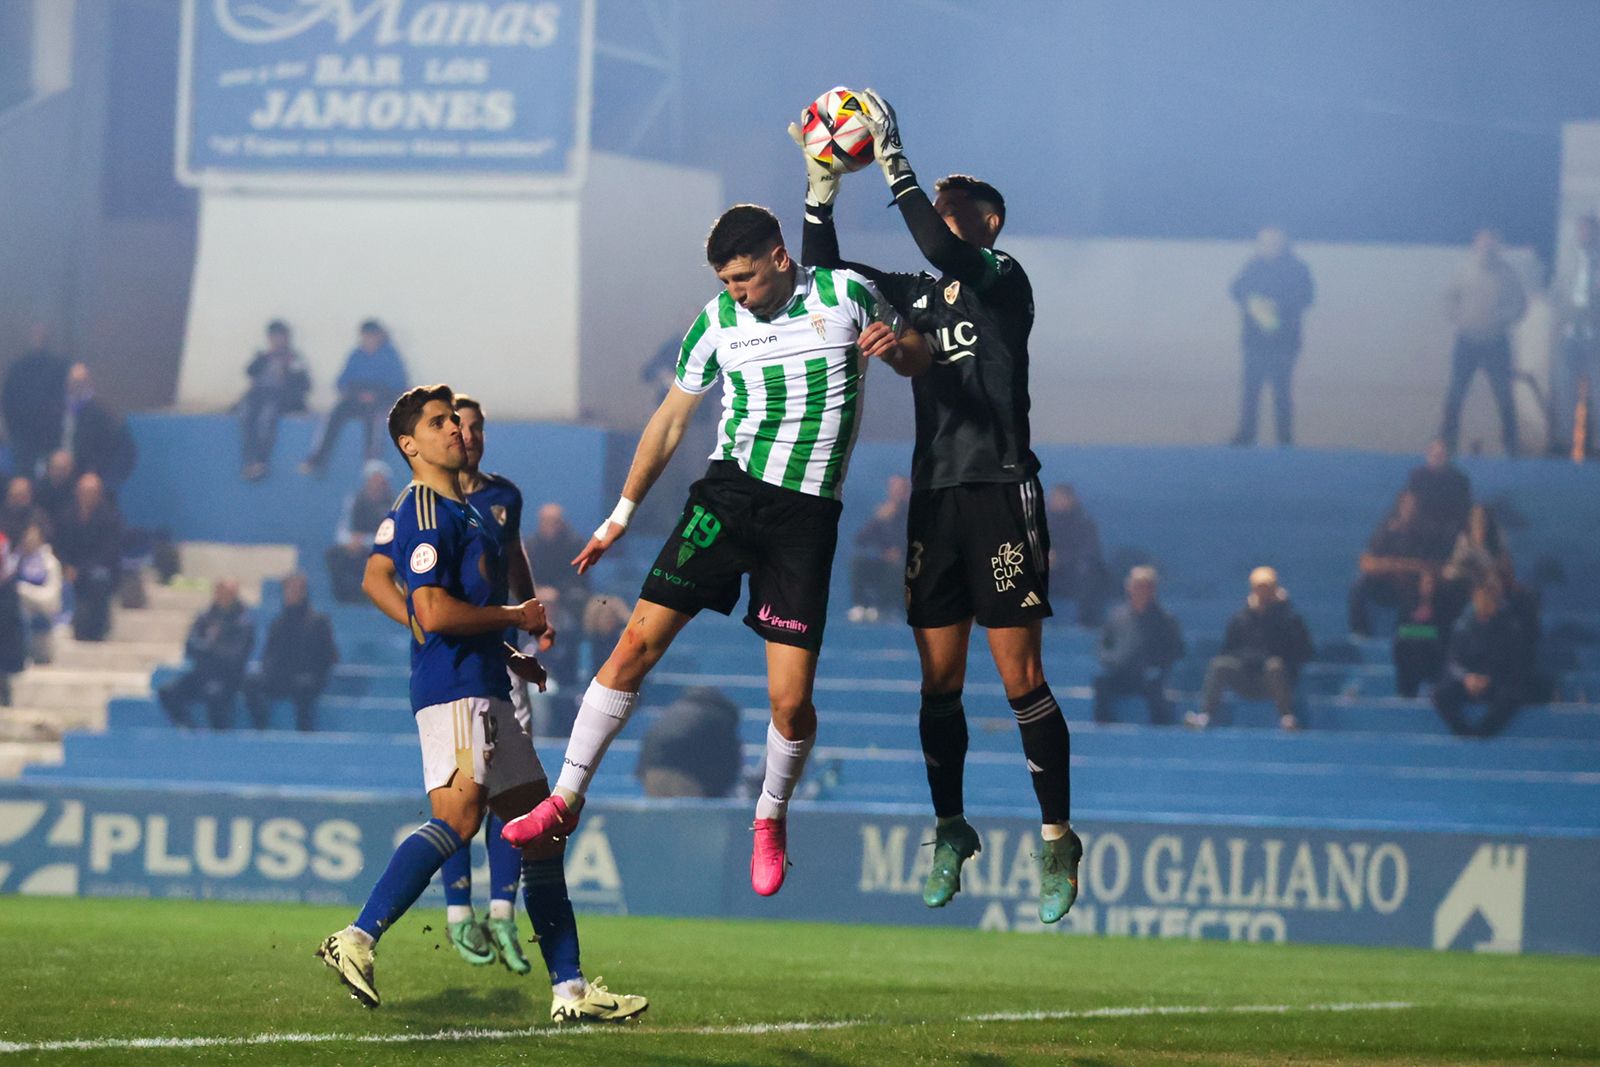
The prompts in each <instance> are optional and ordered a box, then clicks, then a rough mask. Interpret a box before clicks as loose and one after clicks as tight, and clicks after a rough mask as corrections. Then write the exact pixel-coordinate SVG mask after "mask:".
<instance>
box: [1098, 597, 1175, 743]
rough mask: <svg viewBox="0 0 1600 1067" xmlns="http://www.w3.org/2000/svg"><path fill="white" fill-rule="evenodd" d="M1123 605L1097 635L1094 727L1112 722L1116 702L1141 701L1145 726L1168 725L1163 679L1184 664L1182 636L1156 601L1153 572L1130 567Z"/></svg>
mask: <svg viewBox="0 0 1600 1067" xmlns="http://www.w3.org/2000/svg"><path fill="white" fill-rule="evenodd" d="M1124 588H1126V589H1127V592H1128V600H1127V603H1124V604H1119V605H1117V607H1115V608H1114V609H1112V612H1111V617H1110V618H1109V619H1107V620H1106V626H1105V629H1104V630H1102V631H1101V632H1100V673H1099V674H1097V675H1096V676H1095V679H1094V721H1095V722H1114V721H1116V716H1115V715H1113V714H1112V710H1113V705H1114V703H1115V701H1116V700H1117V699H1118V698H1119V697H1125V696H1141V697H1143V698H1144V702H1145V705H1146V706H1147V707H1148V708H1149V709H1150V721H1151V722H1152V723H1155V724H1156V725H1159V726H1166V725H1170V724H1171V722H1172V702H1171V701H1169V700H1168V699H1167V673H1168V672H1169V671H1171V670H1172V665H1173V664H1174V663H1177V662H1178V661H1179V660H1180V659H1182V658H1183V653H1184V646H1183V630H1182V628H1181V627H1180V626H1179V625H1178V620H1177V619H1175V618H1173V617H1172V616H1171V615H1169V614H1168V613H1167V611H1166V609H1165V608H1163V607H1162V606H1161V605H1160V603H1159V602H1157V600H1156V569H1155V568H1154V567H1135V568H1133V570H1131V571H1129V572H1128V580H1127V582H1126V584H1125V586H1124Z"/></svg>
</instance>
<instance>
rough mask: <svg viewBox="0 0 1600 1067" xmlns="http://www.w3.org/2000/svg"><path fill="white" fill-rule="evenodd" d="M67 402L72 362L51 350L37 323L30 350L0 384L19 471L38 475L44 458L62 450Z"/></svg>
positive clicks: (0, 405)
mask: <svg viewBox="0 0 1600 1067" xmlns="http://www.w3.org/2000/svg"><path fill="white" fill-rule="evenodd" d="M66 404H67V361H66V359H65V358H63V357H62V356H61V355H59V354H58V353H56V352H55V351H53V350H52V349H51V347H50V331H49V329H48V328H47V327H45V325H44V324H43V323H35V324H34V325H33V327H32V329H31V330H30V331H29V333H28V350H27V351H26V352H24V353H23V354H22V355H20V356H18V357H17V360H16V362H14V363H12V364H11V366H10V367H8V368H7V369H6V377H5V382H4V384H3V385H0V414H4V415H5V420H6V438H7V440H9V441H10V442H11V469H12V471H13V472H14V473H17V474H25V475H27V476H28V477H30V478H31V477H33V476H35V475H37V474H38V473H39V464H40V463H41V462H42V461H43V460H44V458H45V457H46V456H48V455H49V454H50V453H51V452H54V451H55V450H56V449H58V448H60V447H61V420H62V419H63V418H64V417H65V416H66Z"/></svg>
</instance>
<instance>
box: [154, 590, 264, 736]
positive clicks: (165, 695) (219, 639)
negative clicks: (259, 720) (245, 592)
mask: <svg viewBox="0 0 1600 1067" xmlns="http://www.w3.org/2000/svg"><path fill="white" fill-rule="evenodd" d="M255 642H256V628H255V621H254V620H253V619H251V618H250V613H249V612H248V611H246V610H245V606H244V604H243V602H242V601H240V599H239V583H238V582H236V581H234V580H233V579H232V578H219V579H217V582H216V584H215V585H213V586H212V588H211V604H210V606H208V607H207V608H206V609H205V610H204V611H202V612H201V613H200V614H199V615H197V616H196V617H195V620H194V622H193V623H192V624H191V625H190V627H189V637H188V639H187V640H185V641H184V643H183V655H184V658H185V659H186V660H187V661H188V664H187V669H185V670H184V672H183V673H182V674H180V675H178V676H177V677H176V678H174V679H172V680H171V681H169V682H167V683H166V684H165V685H163V686H162V687H161V688H160V689H158V690H156V698H157V699H158V700H159V701H160V702H161V707H162V708H163V709H164V710H165V711H166V713H167V718H169V719H171V720H172V723H173V725H174V726H181V727H184V728H185V729H188V728H192V727H193V726H194V718H193V717H192V716H191V715H190V708H191V707H192V706H193V705H194V704H196V703H199V704H204V705H205V709H206V722H207V723H209V724H210V726H211V728H212V729H213V730H228V729H232V728H233V706H234V702H235V700H236V699H237V697H238V695H239V684H240V682H241V681H243V679H244V671H245V665H246V664H247V663H249V662H250V649H251V647H252V646H253V645H254V644H255Z"/></svg>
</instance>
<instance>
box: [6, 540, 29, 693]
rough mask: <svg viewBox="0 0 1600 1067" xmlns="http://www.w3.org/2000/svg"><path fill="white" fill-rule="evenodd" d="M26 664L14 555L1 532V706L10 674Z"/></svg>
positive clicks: (9, 681)
mask: <svg viewBox="0 0 1600 1067" xmlns="http://www.w3.org/2000/svg"><path fill="white" fill-rule="evenodd" d="M27 666H28V637H27V632H26V630H25V629H24V627H23V621H22V603H21V600H20V598H19V597H18V595H17V554H16V551H15V550H14V548H13V546H12V544H11V542H10V540H9V539H7V538H6V536H5V535H4V534H0V705H4V706H8V707H9V706H10V704H11V676H12V675H13V674H21V673H22V671H23V670H25V669H26V668H27Z"/></svg>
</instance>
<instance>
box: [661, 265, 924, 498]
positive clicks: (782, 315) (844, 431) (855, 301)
mask: <svg viewBox="0 0 1600 1067" xmlns="http://www.w3.org/2000/svg"><path fill="white" fill-rule="evenodd" d="M797 270H798V273H797V275H796V278H795V291H794V295H793V296H792V297H791V298H790V300H789V303H788V304H787V305H785V306H784V308H783V309H782V310H781V311H779V312H777V313H776V314H774V315H772V316H771V317H770V318H760V317H758V316H756V315H753V314H751V313H750V312H749V311H747V310H745V309H744V308H742V307H740V306H739V305H738V304H737V303H736V302H735V301H734V299H733V298H732V297H731V296H729V295H728V293H727V292H726V290H724V291H723V292H722V293H721V294H719V295H718V296H717V298H716V299H715V300H713V301H711V302H710V303H709V304H707V305H706V306H705V310H703V311H701V312H700V317H699V318H697V319H695V320H694V325H693V326H691V327H689V333H688V334H687V335H686V336H685V337H684V339H683V348H682V349H681V350H680V352H679V355H678V370H677V386H678V388H680V389H683V390H685V391H686V392H690V393H694V394H696V395H700V394H702V393H705V392H706V391H707V390H709V389H710V388H711V387H712V386H713V385H715V384H716V382H717V379H718V378H719V377H720V378H721V379H722V421H721V423H720V424H719V425H718V427H717V443H716V447H715V448H714V449H713V450H712V452H711V458H712V459H727V460H733V461H734V462H736V463H738V464H739V466H740V468H741V469H743V470H744V471H745V473H747V474H749V475H751V476H752V477H755V478H759V479H760V480H761V481H764V482H769V483H771V484H772V485H781V486H783V487H784V488H785V489H796V490H799V491H800V492H802V493H810V494H811V495H812V496H820V497H825V498H827V499H829V500H836V499H838V497H839V490H840V487H841V486H843V484H844V475H845V470H846V468H847V467H848V466H849V463H850V450H851V449H852V448H853V447H854V446H855V441H856V432H857V431H858V430H859V429H860V425H861V401H862V393H863V386H864V385H865V382H864V381H863V379H864V377H865V375H866V369H867V368H866V362H867V359H866V357H865V356H863V355H862V354H861V349H860V348H859V347H858V345H857V344H856V340H857V338H859V337H860V336H861V331H862V330H864V329H866V327H867V325H868V324H869V323H871V322H874V321H883V322H886V323H888V324H889V325H890V326H891V327H893V328H894V329H896V330H898V329H899V328H900V320H899V317H898V316H897V315H896V314H895V311H894V309H893V308H892V307H890V305H889V303H888V302H887V301H885V300H884V299H883V298H882V297H880V296H879V295H878V293H877V290H875V289H874V288H873V287H872V283H871V282H869V281H868V280H867V279H866V278H864V277H862V276H861V275H859V274H857V273H855V272H854V271H848V270H825V269H822V268H805V267H801V268H797Z"/></svg>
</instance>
